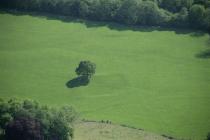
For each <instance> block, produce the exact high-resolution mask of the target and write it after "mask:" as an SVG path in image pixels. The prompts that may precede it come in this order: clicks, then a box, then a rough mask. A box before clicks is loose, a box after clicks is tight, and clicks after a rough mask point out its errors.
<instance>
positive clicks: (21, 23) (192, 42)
mask: <svg viewBox="0 0 210 140" xmlns="http://www.w3.org/2000/svg"><path fill="white" fill-rule="evenodd" d="M208 40H209V35H208V34H202V35H197V34H196V33H195V32H193V31H192V32H191V33H190V32H186V33H184V32H183V33H179V34H178V33H176V32H175V31H157V30H149V29H148V30H147V29H145V30H142V31H134V30H130V29H129V28H128V29H124V30H123V29H122V28H121V30H117V29H110V28H108V27H107V26H105V25H104V26H91V27H87V26H86V25H85V24H82V23H76V22H62V21H59V20H53V19H51V20H49V19H45V18H40V17H32V16H14V15H10V14H0V77H1V78H0V97H1V98H5V99H8V98H11V97H17V98H20V99H21V98H24V99H25V98H30V99H35V100H37V101H39V102H41V103H42V104H49V105H52V106H61V105H65V104H68V105H73V106H74V107H75V108H76V109H77V111H79V112H80V114H81V116H82V118H87V119H91V120H103V119H104V120H111V121H112V122H115V123H122V124H127V125H130V126H135V127H138V128H143V129H145V130H146V131H151V132H155V133H159V134H166V135H170V136H173V137H177V138H186V139H190V138H191V139H195V140H198V139H203V138H204V137H205V136H206V135H207V132H209V131H210V108H209V106H210V59H208V58H209V57H199V56H202V55H201V54H202V53H203V52H205V51H208V49H209V48H208V46H209V44H208V43H207V42H208ZM81 60H91V61H92V62H94V63H96V65H97V69H96V75H95V76H94V77H93V79H92V80H91V83H90V85H89V86H86V87H78V88H73V89H70V88H67V87H66V83H67V82H68V81H69V80H71V79H73V78H75V77H76V75H75V72H74V70H75V68H76V67H77V65H78V63H79V62H80V61H81Z"/></svg>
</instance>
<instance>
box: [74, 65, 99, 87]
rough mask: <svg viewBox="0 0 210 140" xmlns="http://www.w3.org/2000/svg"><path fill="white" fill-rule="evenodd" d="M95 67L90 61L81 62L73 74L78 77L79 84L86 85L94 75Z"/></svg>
mask: <svg viewBox="0 0 210 140" xmlns="http://www.w3.org/2000/svg"><path fill="white" fill-rule="evenodd" d="M95 69H96V65H95V64H94V63H92V62H90V61H81V62H80V63H79V66H78V67H77V68H76V70H75V72H76V74H77V75H78V76H79V77H78V78H79V79H80V83H85V84H88V83H89V82H90V78H91V77H92V76H93V75H94V74H95Z"/></svg>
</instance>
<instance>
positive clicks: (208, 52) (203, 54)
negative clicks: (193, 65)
mask: <svg viewBox="0 0 210 140" xmlns="http://www.w3.org/2000/svg"><path fill="white" fill-rule="evenodd" d="M196 57H198V58H202V59H210V49H209V50H206V51H203V52H201V53H199V54H197V55H196Z"/></svg>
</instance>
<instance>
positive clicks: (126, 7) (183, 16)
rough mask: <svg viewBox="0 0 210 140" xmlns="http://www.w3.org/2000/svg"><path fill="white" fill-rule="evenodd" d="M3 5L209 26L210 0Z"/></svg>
mask: <svg viewBox="0 0 210 140" xmlns="http://www.w3.org/2000/svg"><path fill="white" fill-rule="evenodd" d="M0 5H1V7H2V8H12V9H17V10H26V11H39V12H50V13H53V14H59V15H65V16H74V17H79V18H85V19H91V20H100V21H115V22H119V23H123V24H132V25H147V26H151V25H152V26H174V27H192V28H198V29H205V30H209V29H210V0H0Z"/></svg>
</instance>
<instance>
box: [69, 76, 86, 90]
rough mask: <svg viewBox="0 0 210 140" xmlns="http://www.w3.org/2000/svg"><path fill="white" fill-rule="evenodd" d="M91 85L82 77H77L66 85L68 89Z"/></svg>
mask: <svg viewBox="0 0 210 140" xmlns="http://www.w3.org/2000/svg"><path fill="white" fill-rule="evenodd" d="M88 83H89V80H87V79H85V78H84V77H83V76H80V77H76V78H74V79H72V80H69V81H68V82H67V83H66V86H67V87H68V88H76V87H80V86H87V85H88Z"/></svg>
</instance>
